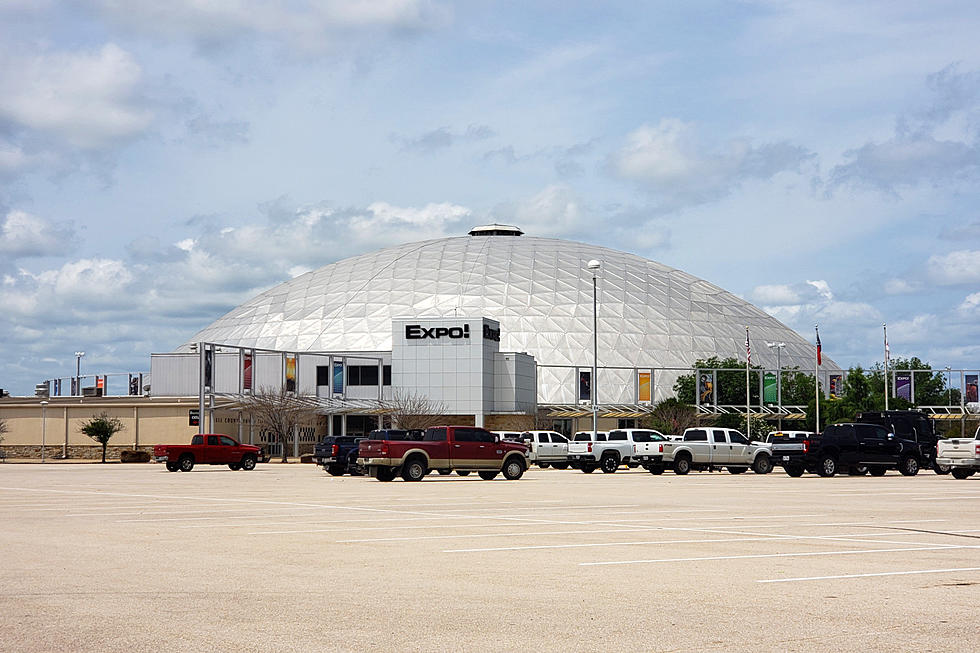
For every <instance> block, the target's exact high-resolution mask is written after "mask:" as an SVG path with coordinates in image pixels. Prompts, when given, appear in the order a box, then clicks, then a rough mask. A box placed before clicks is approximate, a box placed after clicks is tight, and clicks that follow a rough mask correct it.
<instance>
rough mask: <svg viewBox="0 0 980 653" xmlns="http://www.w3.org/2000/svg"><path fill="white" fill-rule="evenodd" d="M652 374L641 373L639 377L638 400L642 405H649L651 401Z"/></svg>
mask: <svg viewBox="0 0 980 653" xmlns="http://www.w3.org/2000/svg"><path fill="white" fill-rule="evenodd" d="M651 387H652V384H651V383H650V372H640V373H639V374H638V375H637V400H638V401H639V402H640V403H641V404H644V403H645V404H648V403H650V401H651V396H652V394H653V393H652V392H651Z"/></svg>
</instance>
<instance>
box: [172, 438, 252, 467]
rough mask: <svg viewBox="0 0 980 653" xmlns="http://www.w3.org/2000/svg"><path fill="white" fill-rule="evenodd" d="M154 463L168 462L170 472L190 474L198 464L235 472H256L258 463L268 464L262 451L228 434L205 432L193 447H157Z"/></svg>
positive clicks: (179, 445) (194, 440)
mask: <svg viewBox="0 0 980 653" xmlns="http://www.w3.org/2000/svg"><path fill="white" fill-rule="evenodd" d="M153 460H154V461H155V462H158V463H167V471H168V472H176V471H181V472H189V471H191V470H192V469H194V465H196V464H197V465H228V467H230V468H231V469H233V470H236V471H237V470H239V469H244V470H245V471H249V470H252V469H255V463H257V462H259V461H263V462H264V461H265V457H264V454H263V451H262V449H260V448H259V447H256V446H253V445H251V444H241V443H240V442H237V441H236V440H234V439H232V438H229V437H228V436H227V435H218V434H215V433H204V434H201V435H195V436H194V437H193V438H191V443H190V444H158V445H156V446H154V447H153Z"/></svg>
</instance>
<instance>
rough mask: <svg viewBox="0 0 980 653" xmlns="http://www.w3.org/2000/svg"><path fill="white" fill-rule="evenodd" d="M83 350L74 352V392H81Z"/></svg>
mask: <svg viewBox="0 0 980 653" xmlns="http://www.w3.org/2000/svg"><path fill="white" fill-rule="evenodd" d="M84 355H85V352H84V351H76V352H75V392H77V393H78V394H79V395H81V394H82V356H84Z"/></svg>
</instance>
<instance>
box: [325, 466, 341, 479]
mask: <svg viewBox="0 0 980 653" xmlns="http://www.w3.org/2000/svg"><path fill="white" fill-rule="evenodd" d="M324 469H326V470H327V473H328V474H330V475H331V476H343V475H344V466H343V465H327V466H326V467H324Z"/></svg>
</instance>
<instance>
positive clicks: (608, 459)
mask: <svg viewBox="0 0 980 653" xmlns="http://www.w3.org/2000/svg"><path fill="white" fill-rule="evenodd" d="M599 465H600V466H601V467H602V473H603V474H613V473H615V472H616V470H617V469H619V458H618V457H617V456H616V455H615V454H609V455H608V456H603V457H602V460H601V461H600V462H599Z"/></svg>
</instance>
